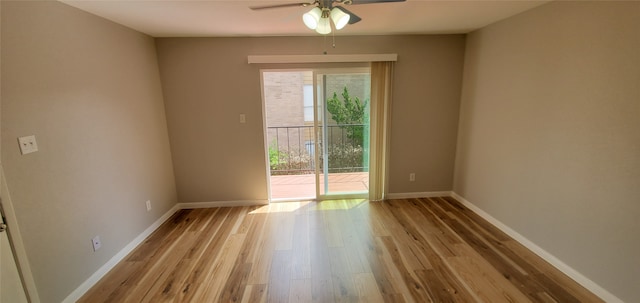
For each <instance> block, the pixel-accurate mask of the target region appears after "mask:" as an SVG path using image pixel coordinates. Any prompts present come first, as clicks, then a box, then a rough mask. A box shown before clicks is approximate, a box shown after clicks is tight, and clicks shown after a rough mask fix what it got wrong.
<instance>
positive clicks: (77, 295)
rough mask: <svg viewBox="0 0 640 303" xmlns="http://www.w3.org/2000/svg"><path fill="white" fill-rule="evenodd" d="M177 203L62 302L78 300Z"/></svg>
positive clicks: (153, 228)
mask: <svg viewBox="0 0 640 303" xmlns="http://www.w3.org/2000/svg"><path fill="white" fill-rule="evenodd" d="M178 209H179V208H178V205H177V204H176V205H174V206H173V207H172V208H171V209H169V211H167V212H166V213H165V214H164V215H162V217H160V218H159V219H158V220H156V221H155V222H153V224H151V226H149V227H148V228H147V229H145V230H144V231H143V232H142V233H141V234H140V235H138V236H137V237H136V238H135V239H133V241H131V242H129V244H127V246H125V247H124V248H123V249H122V250H120V251H119V252H118V253H117V254H116V255H115V256H113V257H112V258H111V259H110V260H109V261H107V263H105V264H104V265H102V267H100V268H99V269H98V270H97V271H96V272H95V273H93V275H91V277H89V279H87V280H86V281H84V283H82V284H80V286H78V288H76V289H75V290H74V291H73V292H72V293H71V294H69V295H68V296H67V297H66V298H65V299H64V300H63V301H62V302H63V303H73V302H76V301H78V299H80V297H82V296H83V295H84V294H85V293H86V292H87V291H89V289H91V287H93V286H94V285H95V284H96V283H98V281H100V279H102V277H104V275H106V274H107V273H108V272H109V271H110V270H111V269H113V268H114V267H115V266H116V265H117V264H118V263H119V262H120V261H122V260H123V259H124V258H125V257H126V256H127V255H128V254H129V253H131V252H132V251H133V250H134V249H135V248H136V247H138V245H140V243H142V242H143V241H144V240H145V239H146V238H147V237H148V236H149V235H151V234H152V233H153V232H154V231H155V230H156V229H157V228H158V227H160V225H162V223H164V222H165V221H167V219H169V217H171V215H173V214H174V213H175V212H176V211H178Z"/></svg>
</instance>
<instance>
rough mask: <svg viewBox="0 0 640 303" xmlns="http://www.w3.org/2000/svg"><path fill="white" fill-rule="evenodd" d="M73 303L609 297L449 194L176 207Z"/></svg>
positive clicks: (594, 299)
mask: <svg viewBox="0 0 640 303" xmlns="http://www.w3.org/2000/svg"><path fill="white" fill-rule="evenodd" d="M78 302H82V303H84V302H91V303H94V302H136V303H138V302H154V303H155V302H251V303H253V302H323V303H324V302H445V303H446V302H545V303H546V302H556V303H559V302H562V303H564V302H602V300H600V299H599V298H597V297H596V296H595V295H594V294H592V293H590V292H588V291H587V290H586V289H584V288H583V287H582V286H580V285H579V284H577V283H576V282H575V281H573V280H571V279H570V278H568V277H567V276H566V275H564V274H562V273H561V272H559V271H558V270H557V269H555V268H554V267H552V266H551V265H550V264H548V263H547V262H545V261H544V260H542V259H541V258H540V257H538V256H536V255H535V254H533V253H532V252H530V251H529V250H527V249H526V248H525V247H524V246H522V245H521V244H520V243H517V242H516V241H514V240H513V239H511V238H509V237H508V236H507V235H506V234H504V233H503V232H501V231H500V230H498V229H497V228H496V227H495V226H493V225H491V224H489V223H488V222H487V221H485V220H484V219H482V218H481V217H480V216H478V215H477V214H475V213H473V212H472V211H470V210H469V209H468V208H466V207H465V206H464V205H462V204H461V203H460V202H458V201H456V200H454V199H453V198H450V197H436V198H421V199H397V200H389V201H380V202H368V201H366V200H355V199H354V200H335V201H323V202H310V201H299V202H291V203H277V204H275V203H272V204H270V205H267V206H253V207H248V206H245V207H231V208H229V207H223V208H212V209H193V210H180V211H178V212H176V213H175V214H174V215H173V216H171V218H170V219H168V220H167V221H166V222H165V223H164V224H162V225H161V226H160V227H159V228H158V229H157V230H156V231H155V232H154V233H153V234H151V235H150V236H149V237H148V238H147V239H145V241H144V242H143V243H142V244H141V245H140V246H139V247H138V248H136V249H135V250H134V251H133V252H131V254H129V256H127V257H125V258H124V259H123V261H122V262H121V263H120V264H118V265H117V266H115V267H114V269H113V270H112V271H111V272H109V273H108V274H107V275H105V277H104V278H103V279H102V280H101V281H100V282H98V283H97V284H96V285H95V286H94V287H93V288H92V289H90V290H89V291H88V292H87V293H86V294H85V295H84V296H83V297H82V298H81V299H80V300H79V301H78Z"/></svg>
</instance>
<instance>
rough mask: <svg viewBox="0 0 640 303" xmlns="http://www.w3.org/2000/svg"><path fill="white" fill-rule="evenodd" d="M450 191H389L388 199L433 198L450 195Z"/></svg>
mask: <svg viewBox="0 0 640 303" xmlns="http://www.w3.org/2000/svg"><path fill="white" fill-rule="evenodd" d="M449 196H451V192H450V191H431V192H416V193H389V194H387V197H386V199H411V198H433V197H449Z"/></svg>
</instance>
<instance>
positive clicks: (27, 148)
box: [18, 136, 38, 155]
mask: <svg viewBox="0 0 640 303" xmlns="http://www.w3.org/2000/svg"><path fill="white" fill-rule="evenodd" d="M18 143H19V144H20V152H22V154H23V155H26V154H30V153H35V152H37V151H38V143H36V136H25V137H20V138H18Z"/></svg>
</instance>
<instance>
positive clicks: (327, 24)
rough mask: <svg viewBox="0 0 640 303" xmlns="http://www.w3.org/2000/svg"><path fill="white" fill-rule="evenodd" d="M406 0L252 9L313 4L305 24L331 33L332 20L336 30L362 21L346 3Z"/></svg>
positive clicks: (319, 0) (351, 0) (366, 0)
mask: <svg viewBox="0 0 640 303" xmlns="http://www.w3.org/2000/svg"><path fill="white" fill-rule="evenodd" d="M404 1H406V0H315V1H313V2H301V3H285V4H275V5H264V6H252V7H250V9H252V10H263V9H272V8H283V7H307V6H313V7H314V8H312V9H311V10H310V11H308V12H306V13H305V14H303V15H302V21H303V22H304V24H305V25H306V26H307V27H308V28H309V29H312V30H315V31H316V32H318V33H319V34H322V35H326V34H329V33H331V21H333V25H334V27H335V29H336V30H340V29H342V28H344V27H345V26H346V25H347V24H354V23H358V22H360V20H362V18H360V17H358V16H357V15H356V14H354V13H352V12H351V11H349V10H348V9H346V8H345V7H344V5H355V4H373V3H384V2H404Z"/></svg>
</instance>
